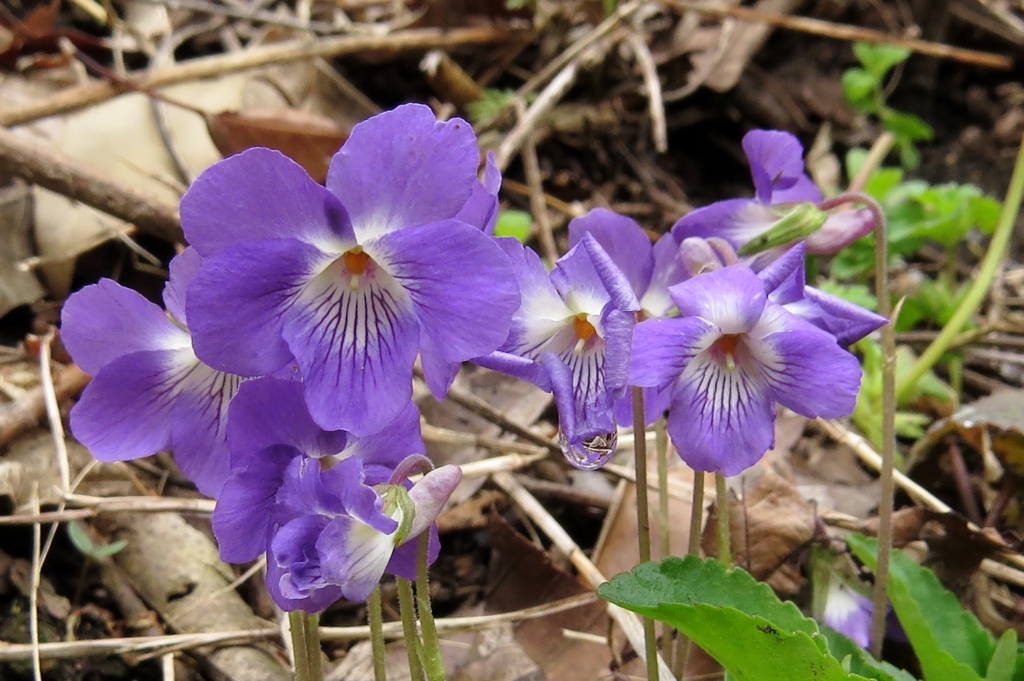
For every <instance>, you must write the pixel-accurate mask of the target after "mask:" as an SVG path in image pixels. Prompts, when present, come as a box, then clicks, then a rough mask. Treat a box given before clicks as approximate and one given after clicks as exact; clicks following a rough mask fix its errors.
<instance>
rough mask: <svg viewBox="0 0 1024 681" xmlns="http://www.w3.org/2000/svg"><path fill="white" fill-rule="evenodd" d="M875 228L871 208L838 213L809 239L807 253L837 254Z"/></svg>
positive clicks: (830, 216) (830, 217) (831, 216)
mask: <svg viewBox="0 0 1024 681" xmlns="http://www.w3.org/2000/svg"><path fill="white" fill-rule="evenodd" d="M874 228H875V214H874V213H873V212H872V211H871V210H870V209H869V208H857V209H854V210H841V211H836V212H834V213H832V214H831V215H829V216H828V218H827V219H826V220H825V224H823V225H822V226H821V228H820V229H818V231H816V232H814V233H813V234H811V235H810V236H808V237H807V252H808V253H813V254H816V255H820V254H823V253H836V252H838V251H840V250H842V249H844V248H846V247H847V246H849V245H850V244H852V243H853V242H854V241H856V240H857V239H859V238H861V237H862V236H866V235H867V234H869V233H870V232H871V230H873V229H874Z"/></svg>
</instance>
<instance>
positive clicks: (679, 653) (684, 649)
mask: <svg viewBox="0 0 1024 681" xmlns="http://www.w3.org/2000/svg"><path fill="white" fill-rule="evenodd" d="M703 530H704V471H694V472H693V493H692V495H691V497H690V537H689V541H688V542H687V545H686V554H687V555H689V556H699V555H700V535H701V532H702V531H703ZM689 657H690V639H688V638H687V637H686V636H685V635H684V634H683V633H682V632H679V637H678V638H676V651H675V659H674V660H673V662H672V674H673V675H675V677H676V678H677V679H682V678H683V673H684V672H685V671H686V661H687V660H688V659H689Z"/></svg>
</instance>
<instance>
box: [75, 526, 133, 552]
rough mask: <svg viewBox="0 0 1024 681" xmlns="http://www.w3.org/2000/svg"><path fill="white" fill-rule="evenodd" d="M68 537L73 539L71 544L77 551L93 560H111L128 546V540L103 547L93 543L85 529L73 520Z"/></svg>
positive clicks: (103, 545)
mask: <svg viewBox="0 0 1024 681" xmlns="http://www.w3.org/2000/svg"><path fill="white" fill-rule="evenodd" d="M68 537H70V538H71V543H72V544H74V545H75V548H76V549H78V550H79V551H81V552H82V554H84V555H86V556H88V557H89V558H93V559H100V558H109V557H110V556H112V555H114V554H115V553H117V552H118V551H120V550H121V549H123V548H124V547H126V546H128V540H127V539H118V540H117V541H115V542H111V543H110V544H102V545H98V544H95V543H93V541H92V539H90V538H89V535H88V534H86V532H85V528H83V527H82V524H81V523H79V522H78V521H77V520H72V521H71V522H69V523H68Z"/></svg>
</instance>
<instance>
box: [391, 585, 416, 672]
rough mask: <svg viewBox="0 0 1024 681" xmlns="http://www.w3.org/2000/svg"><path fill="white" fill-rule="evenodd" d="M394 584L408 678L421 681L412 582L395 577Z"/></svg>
mask: <svg viewBox="0 0 1024 681" xmlns="http://www.w3.org/2000/svg"><path fill="white" fill-rule="evenodd" d="M395 583H396V584H397V585H398V607H399V609H400V610H401V613H402V633H403V634H405V650H406V653H407V655H408V657H409V676H410V677H411V678H412V681H422V679H423V663H422V662H420V637H419V635H418V634H417V633H416V606H415V605H414V603H413V595H412V582H410V581H409V580H408V579H403V578H402V577H396V578H395Z"/></svg>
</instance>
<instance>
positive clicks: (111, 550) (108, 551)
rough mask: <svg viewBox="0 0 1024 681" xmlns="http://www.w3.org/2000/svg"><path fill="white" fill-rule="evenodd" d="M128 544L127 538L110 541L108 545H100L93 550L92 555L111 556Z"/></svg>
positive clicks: (98, 556) (94, 556)
mask: <svg viewBox="0 0 1024 681" xmlns="http://www.w3.org/2000/svg"><path fill="white" fill-rule="evenodd" d="M126 546H128V540H127V539H118V540H117V541H114V542H110V543H109V544H107V545H106V546H100V547H99V548H97V549H96V550H95V551H93V552H92V554H91V557H93V558H110V557H111V556H112V555H114V554H115V553H118V552H119V551H120V550H121V549H123V548H124V547H126Z"/></svg>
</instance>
